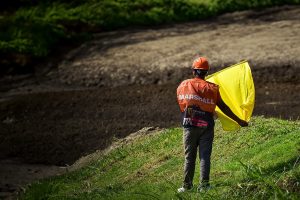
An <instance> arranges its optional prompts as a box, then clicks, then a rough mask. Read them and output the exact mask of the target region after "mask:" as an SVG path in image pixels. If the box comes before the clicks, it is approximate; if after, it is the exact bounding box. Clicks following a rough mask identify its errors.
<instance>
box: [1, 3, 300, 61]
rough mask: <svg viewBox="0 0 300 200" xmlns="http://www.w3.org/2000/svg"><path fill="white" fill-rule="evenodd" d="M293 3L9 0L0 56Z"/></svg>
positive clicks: (36, 53)
mask: <svg viewBox="0 0 300 200" xmlns="http://www.w3.org/2000/svg"><path fill="white" fill-rule="evenodd" d="M299 3H300V0H134V1H132V0H87V1H79V0H76V1H66V0H53V1H49V0H42V1H30V0H13V1H12V2H11V6H8V8H9V9H8V10H9V11H8V12H5V11H3V9H4V8H2V9H1V10H2V12H0V29H1V32H0V53H1V54H2V57H3V56H4V57H5V56H6V57H7V56H8V55H26V56H30V57H33V58H42V57H46V56H47V55H49V53H51V52H53V50H55V49H57V48H58V47H59V46H61V45H65V44H74V43H75V44H78V43H81V42H82V41H85V40H87V39H89V38H90V37H91V33H93V32H101V31H106V30H114V29H120V28H125V27H133V26H153V25H160V24H169V23H174V22H183V21H191V20H199V19H206V18H209V17H212V16H216V15H219V14H222V13H225V12H232V11H238V10H245V9H258V8H265V7H270V6H276V5H283V4H299ZM7 4H8V5H10V3H7ZM18 5H19V6H18ZM10 62H17V61H10ZM10 62H9V61H6V64H7V63H9V64H11V63H10ZM2 64H4V63H2ZM15 64H16V65H18V63H15ZM19 64H20V63H19Z"/></svg>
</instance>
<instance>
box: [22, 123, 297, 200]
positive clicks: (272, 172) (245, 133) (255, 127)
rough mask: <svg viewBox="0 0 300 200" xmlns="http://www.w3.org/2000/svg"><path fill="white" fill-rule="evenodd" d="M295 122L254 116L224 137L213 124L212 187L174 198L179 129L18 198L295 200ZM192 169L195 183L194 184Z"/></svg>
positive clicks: (126, 148)
mask: <svg viewBox="0 0 300 200" xmlns="http://www.w3.org/2000/svg"><path fill="white" fill-rule="evenodd" d="M299 127H300V122H299V121H285V120H280V119H265V118H263V117H254V118H253V120H252V122H251V124H250V127H248V128H243V129H241V130H239V131H236V132H224V131H223V130H222V129H221V126H220V124H219V123H217V124H216V135H215V142H214V149H213V155H212V161H213V162H212V173H211V179H212V185H213V186H214V188H213V189H212V190H210V191H208V192H207V193H197V192H196V189H193V190H192V191H191V192H187V193H185V194H177V193H176V189H177V188H178V187H179V186H180V185H181V180H182V167H183V149H182V133H181V129H179V128H176V129H170V130H167V131H164V132H161V133H157V134H153V135H145V136H142V137H139V138H138V139H136V140H134V141H133V142H132V143H129V144H127V145H124V146H121V147H119V148H116V149H114V150H112V151H111V152H110V153H109V154H107V155H105V156H103V157H102V158H101V159H99V160H96V161H94V162H92V163H91V164H90V165H88V166H86V167H84V168H82V169H80V170H77V171H75V172H71V173H69V174H66V175H63V176H60V177H55V178H50V179H48V180H44V181H41V182H38V183H34V184H32V185H31V186H29V187H28V188H27V189H26V193H25V194H24V196H23V198H24V199H241V198H243V199H299V198H300V157H299V155H300V154H299V152H300V138H299V134H300V128H299ZM198 167H199V165H198V166H197V172H196V176H195V177H196V178H195V180H194V183H197V181H198V175H199V170H198Z"/></svg>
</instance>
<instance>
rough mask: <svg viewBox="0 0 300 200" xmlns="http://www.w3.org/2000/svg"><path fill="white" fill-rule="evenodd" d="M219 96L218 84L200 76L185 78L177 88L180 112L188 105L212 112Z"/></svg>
mask: <svg viewBox="0 0 300 200" xmlns="http://www.w3.org/2000/svg"><path fill="white" fill-rule="evenodd" d="M218 98H219V86H218V85H216V84H214V83H210V82H207V81H205V80H203V79H200V78H193V79H187V80H185V81H183V82H182V83H181V84H180V85H179V86H178V88H177V101H178V104H179V107H180V110H181V112H184V110H185V108H187V107H189V106H197V107H199V108H200V109H201V110H203V111H206V112H210V113H213V112H214V110H215V108H216V104H217V100H218Z"/></svg>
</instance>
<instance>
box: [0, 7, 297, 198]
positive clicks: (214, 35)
mask: <svg viewBox="0 0 300 200" xmlns="http://www.w3.org/2000/svg"><path fill="white" fill-rule="evenodd" d="M299 32H300V6H283V7H275V8H270V9H265V10H259V11H243V12H236V13H231V14H226V15H222V16H219V17H217V18H215V19H210V20H206V21H197V22H191V23H183V24H174V25H170V26H164V27H155V28H149V29H145V28H144V29H137V28H136V29H130V30H129V29H128V30H123V31H115V32H106V33H101V34H96V35H95V37H94V39H93V40H92V41H90V42H87V43H85V44H83V45H82V46H80V47H79V48H76V49H74V50H72V51H71V52H68V53H66V55H65V56H63V57H64V59H63V61H62V62H60V63H59V65H57V66H50V67H49V66H38V67H36V68H35V73H32V74H26V75H22V76H6V77H2V78H1V80H0V95H1V96H0V132H1V135H0V163H1V165H0V198H1V197H4V198H14V197H15V196H14V195H15V192H17V191H21V188H22V187H24V185H26V184H28V183H30V182H32V181H33V180H37V179H40V178H44V177H47V176H50V175H56V174H60V173H63V172H65V171H66V167H67V166H69V165H72V164H73V163H74V162H75V161H76V160H78V159H79V158H80V157H82V156H86V155H88V154H90V153H92V152H95V151H96V150H103V149H105V148H107V147H109V146H110V144H111V142H112V141H113V140H115V138H123V137H126V136H127V135H128V134H129V133H132V132H136V131H137V130H140V129H141V128H143V127H150V126H151V127H161V128H165V127H166V128H169V127H174V126H180V114H179V108H178V106H177V103H176V96H175V91H176V87H177V85H178V84H179V83H180V81H182V80H183V79H185V78H188V77H191V70H190V67H189V66H190V65H191V61H192V60H193V58H194V56H195V54H200V55H204V56H206V57H208V58H209V61H210V63H211V73H212V72H215V71H218V70H220V69H222V68H224V67H226V66H229V65H231V64H234V63H237V62H239V61H240V60H243V59H247V60H249V63H250V66H251V68H252V73H253V77H254V81H255V87H256V105H255V110H254V113H253V114H254V115H265V116H266V117H279V118H284V119H291V120H298V119H299V116H300V102H299V99H300V98H299V97H300V77H299V74H300V57H299V55H300V37H299ZM250 125H251V124H250ZM16 172H17V173H16Z"/></svg>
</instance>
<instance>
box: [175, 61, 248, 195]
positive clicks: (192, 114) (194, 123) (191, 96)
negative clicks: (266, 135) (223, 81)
mask: <svg viewBox="0 0 300 200" xmlns="http://www.w3.org/2000/svg"><path fill="white" fill-rule="evenodd" d="M192 69H193V75H194V78H192V79H187V80H185V81H183V82H182V83H181V84H180V85H179V86H178V88H177V100H178V104H179V107H180V111H181V112H182V126H183V140H184V155H185V161H184V180H183V186H182V187H181V188H179V189H178V192H185V191H186V190H189V189H191V188H192V187H193V178H194V172H195V162H196V156H197V148H198V147H199V158H200V183H199V186H198V191H200V192H201V191H205V190H207V189H209V188H210V184H209V173H210V156H211V152H212V144H213V138H214V125H215V124H214V118H213V113H214V111H215V108H216V106H218V107H219V108H220V109H221V110H222V112H223V113H225V114H226V115H227V116H228V117H230V118H231V119H233V120H234V121H236V122H237V123H238V124H239V125H240V126H242V127H244V126H248V123H247V122H246V121H243V120H241V119H240V118H238V117H237V116H236V115H235V114H234V113H233V112H232V111H231V109H230V108H229V107H228V106H227V105H226V104H225V103H224V101H223V100H222V98H221V95H220V92H219V86H218V85H216V84H214V83H210V82H208V81H205V76H206V74H207V72H208V70H209V64H208V61H207V59H206V58H204V57H198V58H196V59H195V60H194V62H193V65H192Z"/></svg>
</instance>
